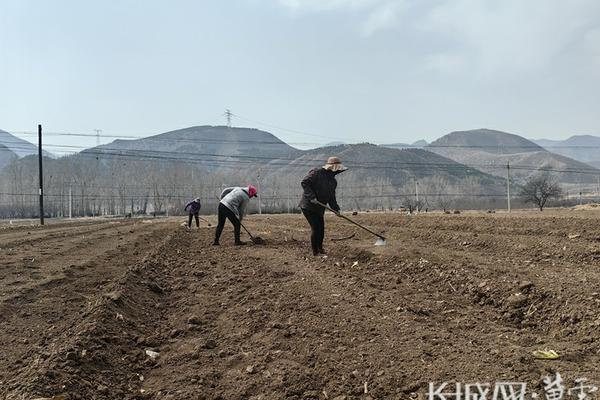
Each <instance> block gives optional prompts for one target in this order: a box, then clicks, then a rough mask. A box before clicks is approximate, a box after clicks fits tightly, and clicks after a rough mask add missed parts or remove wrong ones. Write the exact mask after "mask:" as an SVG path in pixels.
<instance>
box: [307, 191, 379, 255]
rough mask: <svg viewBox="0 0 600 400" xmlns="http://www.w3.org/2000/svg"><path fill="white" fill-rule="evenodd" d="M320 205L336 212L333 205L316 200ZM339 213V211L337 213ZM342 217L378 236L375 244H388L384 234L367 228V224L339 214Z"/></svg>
mask: <svg viewBox="0 0 600 400" xmlns="http://www.w3.org/2000/svg"><path fill="white" fill-rule="evenodd" d="M316 203H317V204H318V205H320V206H321V207H323V208H326V209H327V210H329V211H331V212H332V213H336V212H335V211H334V210H333V209H332V208H331V207H329V206H328V205H327V204H323V203H321V202H320V201H317V202H316ZM336 214H337V213H336ZM339 216H340V217H342V218H344V219H345V220H346V221H348V222H350V223H353V224H354V225H356V226H358V227H359V228H362V229H364V230H365V231H367V232H369V233H370V234H371V235H375V236H377V240H376V241H375V246H385V245H386V244H387V241H386V239H385V237H383V236H382V235H380V234H379V233H375V232H373V231H372V230H370V229H369V228H367V227H366V226H363V225H361V224H359V223H358V222H356V221H353V220H351V219H350V218H348V217H346V216H345V215H342V214H339Z"/></svg>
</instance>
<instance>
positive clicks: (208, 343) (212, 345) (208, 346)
mask: <svg viewBox="0 0 600 400" xmlns="http://www.w3.org/2000/svg"><path fill="white" fill-rule="evenodd" d="M202 347H204V348H205V349H214V348H215V347H217V342H215V341H214V340H212V339H208V340H207V341H206V342H205V343H204V344H203V345H202Z"/></svg>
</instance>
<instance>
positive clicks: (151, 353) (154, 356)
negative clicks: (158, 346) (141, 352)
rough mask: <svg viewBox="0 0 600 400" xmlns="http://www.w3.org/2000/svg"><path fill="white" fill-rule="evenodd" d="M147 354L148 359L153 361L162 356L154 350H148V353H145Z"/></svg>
mask: <svg viewBox="0 0 600 400" xmlns="http://www.w3.org/2000/svg"><path fill="white" fill-rule="evenodd" d="M145 353H146V355H147V356H148V357H150V358H151V359H152V360H156V359H157V358H158V356H160V353H159V352H157V351H154V350H149V349H146V352H145Z"/></svg>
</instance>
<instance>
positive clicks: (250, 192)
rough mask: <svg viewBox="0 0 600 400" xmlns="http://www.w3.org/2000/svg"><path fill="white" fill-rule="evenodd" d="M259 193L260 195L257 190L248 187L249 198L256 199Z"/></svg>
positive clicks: (250, 186)
mask: <svg viewBox="0 0 600 400" xmlns="http://www.w3.org/2000/svg"><path fill="white" fill-rule="evenodd" d="M257 193H258V190H256V188H255V187H254V186H252V185H248V196H250V197H256V194H257Z"/></svg>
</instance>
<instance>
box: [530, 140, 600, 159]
mask: <svg viewBox="0 0 600 400" xmlns="http://www.w3.org/2000/svg"><path fill="white" fill-rule="evenodd" d="M532 141H533V142H535V143H536V144H538V145H540V146H542V147H543V148H545V149H546V150H548V151H551V152H553V153H556V154H560V155H563V156H565V157H570V158H573V159H575V160H577V161H581V162H585V163H590V162H600V137H598V136H591V135H577V136H571V137H570V138H568V139H566V140H549V139H532Z"/></svg>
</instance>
